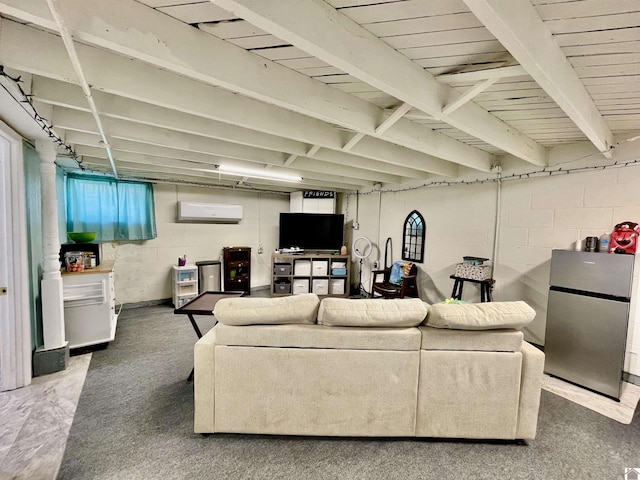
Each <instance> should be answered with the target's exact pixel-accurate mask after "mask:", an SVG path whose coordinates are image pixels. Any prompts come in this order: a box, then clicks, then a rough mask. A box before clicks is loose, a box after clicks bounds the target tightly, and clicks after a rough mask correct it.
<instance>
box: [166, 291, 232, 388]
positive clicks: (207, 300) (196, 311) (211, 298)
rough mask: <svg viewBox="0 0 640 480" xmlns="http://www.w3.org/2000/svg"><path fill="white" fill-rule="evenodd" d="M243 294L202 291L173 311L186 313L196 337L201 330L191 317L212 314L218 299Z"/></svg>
mask: <svg viewBox="0 0 640 480" xmlns="http://www.w3.org/2000/svg"><path fill="white" fill-rule="evenodd" d="M244 295H245V292H235V291H232V292H202V293H201V294H200V295H198V296H197V297H196V298H194V299H193V300H191V301H189V302H187V303H185V304H184V305H182V306H181V307H180V308H176V309H175V310H174V311H173V313H175V314H177V315H186V316H187V317H189V321H190V322H191V326H192V327H193V329H194V330H195V332H196V335H197V336H198V338H202V332H201V331H200V327H198V324H197V323H196V319H195V318H193V316H194V315H207V316H213V309H214V308H215V306H216V303H218V300H221V299H223V298H230V297H242V296H244ZM191 380H193V369H191V373H190V374H189V378H187V381H188V382H190V381H191Z"/></svg>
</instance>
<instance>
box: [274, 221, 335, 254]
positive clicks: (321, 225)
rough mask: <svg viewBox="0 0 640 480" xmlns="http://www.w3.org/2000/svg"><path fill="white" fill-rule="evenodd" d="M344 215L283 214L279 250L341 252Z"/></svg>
mask: <svg viewBox="0 0 640 480" xmlns="http://www.w3.org/2000/svg"><path fill="white" fill-rule="evenodd" d="M343 232H344V215H343V214H341V213H339V214H330V213H281V214H280V241H279V243H278V246H279V248H291V247H300V248H303V249H305V250H340V247H341V246H342V239H343Z"/></svg>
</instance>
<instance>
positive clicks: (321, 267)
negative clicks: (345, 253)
mask: <svg viewBox="0 0 640 480" xmlns="http://www.w3.org/2000/svg"><path fill="white" fill-rule="evenodd" d="M311 266H312V270H313V276H314V277H322V276H325V275H329V262H328V261H327V260H313V262H311Z"/></svg>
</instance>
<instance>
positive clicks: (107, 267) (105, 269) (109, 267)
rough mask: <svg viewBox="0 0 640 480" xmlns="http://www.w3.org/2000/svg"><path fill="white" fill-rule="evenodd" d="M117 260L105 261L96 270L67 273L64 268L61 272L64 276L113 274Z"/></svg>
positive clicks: (86, 269) (89, 269)
mask: <svg viewBox="0 0 640 480" xmlns="http://www.w3.org/2000/svg"><path fill="white" fill-rule="evenodd" d="M115 263H116V262H115V260H103V261H102V262H100V265H98V266H97V267H96V268H85V269H84V270H82V271H81V272H67V271H66V270H65V269H64V268H63V269H62V270H60V273H61V274H62V275H87V274H93V273H110V272H113V267H114V265H115Z"/></svg>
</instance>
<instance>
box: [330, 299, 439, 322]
mask: <svg viewBox="0 0 640 480" xmlns="http://www.w3.org/2000/svg"><path fill="white" fill-rule="evenodd" d="M427 311H428V308H427V305H426V304H425V303H424V302H423V301H422V300H420V299H419V298H403V299H393V300H381V299H377V300H374V299H357V300H355V299H348V298H330V297H329V298H324V299H323V300H322V302H321V304H320V309H319V310H318V324H320V325H334V326H340V327H415V326H418V325H420V324H421V323H422V322H423V321H424V319H425V317H426V316H427Z"/></svg>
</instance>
